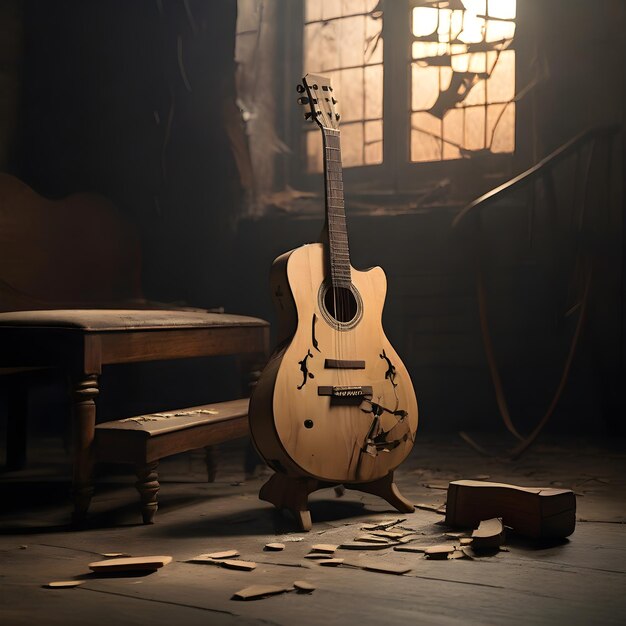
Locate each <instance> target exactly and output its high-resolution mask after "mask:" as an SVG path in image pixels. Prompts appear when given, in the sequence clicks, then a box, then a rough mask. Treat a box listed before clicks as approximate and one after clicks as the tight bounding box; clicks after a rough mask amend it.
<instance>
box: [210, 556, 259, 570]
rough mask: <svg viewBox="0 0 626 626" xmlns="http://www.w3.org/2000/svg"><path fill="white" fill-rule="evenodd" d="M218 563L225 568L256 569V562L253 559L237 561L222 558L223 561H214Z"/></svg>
mask: <svg viewBox="0 0 626 626" xmlns="http://www.w3.org/2000/svg"><path fill="white" fill-rule="evenodd" d="M215 562H216V563H217V564H218V565H221V566H222V567H225V568H227V569H238V570H242V571H245V572H250V571H252V570H253V569H256V563H255V562H254V561H239V560H237V559H224V560H223V561H215Z"/></svg>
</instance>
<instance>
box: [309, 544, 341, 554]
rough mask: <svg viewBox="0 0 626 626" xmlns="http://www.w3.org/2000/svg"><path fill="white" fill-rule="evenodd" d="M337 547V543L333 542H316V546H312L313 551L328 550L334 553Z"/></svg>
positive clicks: (327, 551)
mask: <svg viewBox="0 0 626 626" xmlns="http://www.w3.org/2000/svg"><path fill="white" fill-rule="evenodd" d="M337 548H338V546H337V545H334V544H331V543H316V544H315V545H314V546H311V552H326V553H328V554H332V553H333V552H334V551H335V550H336V549H337Z"/></svg>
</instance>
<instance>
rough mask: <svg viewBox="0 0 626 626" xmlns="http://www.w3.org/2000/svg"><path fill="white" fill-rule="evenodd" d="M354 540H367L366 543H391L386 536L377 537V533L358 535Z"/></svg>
mask: <svg viewBox="0 0 626 626" xmlns="http://www.w3.org/2000/svg"><path fill="white" fill-rule="evenodd" d="M354 540H355V541H365V542H366V543H382V544H388V543H389V539H386V538H385V537H376V536H375V535H359V536H358V537H355V538H354Z"/></svg>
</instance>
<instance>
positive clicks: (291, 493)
mask: <svg viewBox="0 0 626 626" xmlns="http://www.w3.org/2000/svg"><path fill="white" fill-rule="evenodd" d="M323 486H324V485H322V483H320V482H319V481H317V480H315V479H313V478H292V477H291V476H287V475H285V474H279V473H275V474H272V476H271V477H270V479H269V480H268V481H267V482H266V483H265V484H264V485H263V486H262V487H261V490H260V491H259V498H260V499H261V500H265V501H266V502H270V503H271V504H273V505H274V506H275V507H276V508H278V509H287V510H288V511H290V512H291V513H292V515H293V516H294V518H295V520H296V523H297V525H298V527H299V529H300V530H311V527H312V523H311V513H310V511H309V502H308V500H309V494H310V493H312V492H313V491H316V490H317V489H320V488H321V487H323Z"/></svg>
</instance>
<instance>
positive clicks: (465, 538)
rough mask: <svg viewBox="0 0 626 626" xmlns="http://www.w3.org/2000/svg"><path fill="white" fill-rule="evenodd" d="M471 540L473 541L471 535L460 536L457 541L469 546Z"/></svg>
mask: <svg viewBox="0 0 626 626" xmlns="http://www.w3.org/2000/svg"><path fill="white" fill-rule="evenodd" d="M472 541H474V540H473V539H472V538H471V537H461V538H460V539H459V543H460V544H461V545H462V546H471V545H472Z"/></svg>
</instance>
